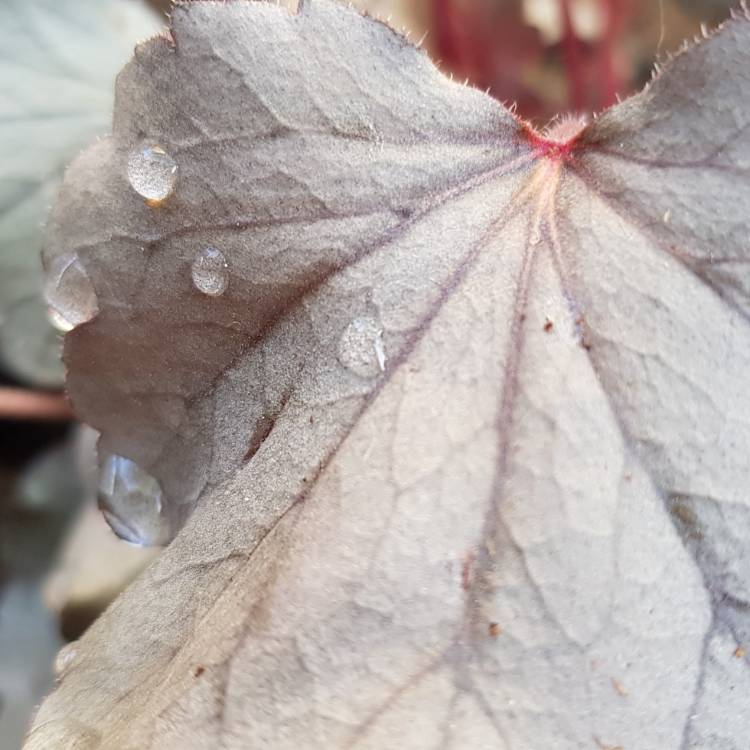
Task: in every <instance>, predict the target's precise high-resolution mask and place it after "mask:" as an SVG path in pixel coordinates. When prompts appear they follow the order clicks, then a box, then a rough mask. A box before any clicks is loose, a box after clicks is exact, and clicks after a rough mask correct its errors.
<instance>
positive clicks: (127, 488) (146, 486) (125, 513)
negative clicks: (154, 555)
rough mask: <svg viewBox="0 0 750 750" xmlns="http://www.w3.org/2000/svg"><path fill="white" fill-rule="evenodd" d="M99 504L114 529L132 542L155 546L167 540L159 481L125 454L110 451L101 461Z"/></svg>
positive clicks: (142, 545) (121, 537) (167, 526)
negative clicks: (113, 453)
mask: <svg viewBox="0 0 750 750" xmlns="http://www.w3.org/2000/svg"><path fill="white" fill-rule="evenodd" d="M98 499H99V508H100V509H101V511H102V513H103V514H104V518H105V519H106V520H107V523H108V524H109V525H110V527H111V528H112V531H114V532H115V534H117V536H119V537H120V539H123V540H124V541H126V542H129V543H130V544H134V545H137V546H139V547H153V546H158V545H161V544H165V543H166V542H167V541H168V533H169V524H168V521H167V519H166V517H165V515H164V503H163V496H162V489H161V486H160V485H159V482H158V481H157V480H156V479H155V478H154V477H152V476H151V475H150V474H148V473H147V472H145V471H144V470H143V469H141V467H140V466H138V464H136V463H135V462H134V461H131V460H130V459H129V458H125V457H124V456H117V455H109V456H107V458H106V459H105V460H104V462H103V464H102V471H101V475H100V480H99V494H98Z"/></svg>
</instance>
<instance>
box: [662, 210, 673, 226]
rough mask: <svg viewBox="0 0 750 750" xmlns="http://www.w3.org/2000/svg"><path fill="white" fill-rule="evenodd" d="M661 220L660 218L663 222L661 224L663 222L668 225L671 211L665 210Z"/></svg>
mask: <svg viewBox="0 0 750 750" xmlns="http://www.w3.org/2000/svg"><path fill="white" fill-rule="evenodd" d="M661 218H662V221H663V222H664V223H665V224H669V222H670V220H671V219H672V211H671V210H670V209H667V210H666V211H665V212H664V216H662V217H661Z"/></svg>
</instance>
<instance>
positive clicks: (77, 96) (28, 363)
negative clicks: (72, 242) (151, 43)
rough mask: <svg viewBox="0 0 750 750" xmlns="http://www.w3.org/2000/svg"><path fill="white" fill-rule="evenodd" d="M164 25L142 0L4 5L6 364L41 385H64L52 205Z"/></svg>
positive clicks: (0, 347) (1, 331)
mask: <svg viewBox="0 0 750 750" xmlns="http://www.w3.org/2000/svg"><path fill="white" fill-rule="evenodd" d="M158 28H159V23H158V18H157V17H156V16H155V15H154V14H153V13H152V12H151V11H150V10H149V9H148V8H147V7H146V6H145V5H144V4H142V3H141V2H136V0H66V2H64V3H63V2H58V0H3V2H2V4H0V366H2V368H3V369H5V370H6V371H8V372H9V373H10V374H12V375H14V376H15V377H17V378H19V379H22V380H24V381H28V382H29V383H32V384H34V385H37V386H43V387H52V386H57V385H60V384H61V383H62V367H61V365H60V361H59V348H60V346H59V336H58V334H57V333H56V331H55V330H54V329H53V328H52V327H51V325H50V324H49V322H48V320H47V316H46V314H45V310H44V305H43V302H42V301H41V297H40V293H41V264H40V260H39V251H40V248H41V234H42V227H43V224H44V221H45V218H46V215H47V211H48V209H49V206H50V204H51V203H52V201H53V200H54V197H55V193H56V191H57V187H58V184H59V182H60V179H61V177H62V173H63V170H64V169H65V166H66V164H67V163H68V162H69V161H70V160H71V159H72V158H73V157H74V156H75V155H76V154H77V153H78V151H79V150H80V149H81V148H82V147H83V146H84V145H85V144H86V143H88V142H90V141H91V139H92V138H93V137H95V136H97V135H103V134H106V133H107V132H108V131H109V129H110V119H111V115H110V113H111V111H112V99H113V82H114V78H115V75H116V74H117V71H118V70H119V69H120V67H121V66H122V64H123V63H124V62H125V61H126V60H127V59H128V58H129V57H130V55H131V54H132V51H133V46H134V44H135V43H136V42H138V41H139V40H142V39H144V38H146V37H148V36H150V35H152V34H154V33H156V32H157V31H158Z"/></svg>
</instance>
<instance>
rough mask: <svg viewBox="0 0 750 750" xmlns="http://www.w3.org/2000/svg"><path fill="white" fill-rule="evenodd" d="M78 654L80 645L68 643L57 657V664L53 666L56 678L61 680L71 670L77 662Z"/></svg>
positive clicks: (73, 642)
mask: <svg viewBox="0 0 750 750" xmlns="http://www.w3.org/2000/svg"><path fill="white" fill-rule="evenodd" d="M77 653H78V645H77V644H76V642H75V641H72V642H71V643H66V644H65V645H64V646H63V647H62V648H61V649H60V650H59V651H58V652H57V655H56V656H55V663H54V666H53V669H54V672H55V677H57V679H58V680H59V679H61V678H62V677H63V675H64V674H65V673H66V672H67V671H68V670H69V669H70V667H71V666H72V665H73V662H74V661H75V658H76V656H77Z"/></svg>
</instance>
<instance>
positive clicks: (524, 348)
mask: <svg viewBox="0 0 750 750" xmlns="http://www.w3.org/2000/svg"><path fill="white" fill-rule="evenodd" d="M172 23H173V28H172V38H173V40H174V43H173V44H170V43H169V42H168V40H166V39H157V40H154V41H152V42H149V43H148V44H146V45H143V46H141V47H140V48H139V49H138V50H137V52H136V56H135V59H134V61H133V62H131V63H130V65H129V66H128V67H127V68H126V69H125V71H124V72H123V73H122V74H121V76H120V78H119V81H118V92H117V104H116V111H115V130H114V135H113V137H112V138H110V139H106V140H103V141H101V142H99V143H98V144H96V145H95V146H93V147H91V148H90V149H89V150H88V151H87V152H86V153H85V154H83V155H82V156H81V157H80V158H79V159H78V160H77V161H76V162H75V164H74V165H73V166H72V167H71V169H70V170H69V172H68V175H67V178H66V186H65V189H64V190H63V194H62V197H61V199H60V202H59V203H58V206H57V209H56V211H55V216H54V218H53V221H52V227H51V232H50V239H49V242H48V246H47V262H48V263H49V262H51V261H52V260H54V258H55V257H57V256H58V255H60V254H61V253H63V252H70V250H71V249H72V248H74V249H75V251H76V252H77V254H78V257H79V259H80V262H81V264H82V266H83V267H84V268H85V270H86V272H87V274H88V276H89V278H90V280H91V282H92V284H93V288H94V289H95V290H96V295H97V301H98V308H99V314H98V315H97V316H96V317H95V318H94V319H93V320H91V321H90V322H88V323H85V324H83V325H80V326H79V327H77V328H76V329H74V330H73V332H72V333H71V334H69V335H68V337H67V340H66V359H67V364H68V368H69V380H68V386H69V389H70V393H71V396H72V398H73V401H74V403H75V405H76V407H77V409H78V410H79V413H80V414H81V415H82V416H83V418H84V419H86V420H87V421H90V422H91V423H92V424H93V425H94V426H96V427H97V428H98V429H100V430H101V431H102V435H103V438H102V440H103V447H104V448H105V449H106V450H108V451H112V452H114V453H117V454H122V455H125V456H128V457H129V458H132V459H134V460H135V461H137V462H138V463H139V464H140V465H141V466H142V467H144V468H146V469H147V470H148V471H149V472H151V473H152V474H153V475H154V476H155V477H157V478H158V480H159V481H160V483H161V486H162V488H163V491H164V496H165V506H164V507H165V510H164V519H163V520H164V522H165V523H166V525H167V527H168V529H169V531H170V533H174V532H176V531H177V530H178V529H179V528H180V527H181V526H182V525H183V523H184V524H185V525H184V528H182V531H181V533H179V535H178V536H177V538H176V539H175V541H174V542H173V543H172V544H171V545H170V547H169V548H168V549H167V550H166V552H165V553H164V554H163V555H162V556H160V558H159V559H158V560H157V561H156V562H155V563H154V565H153V566H152V567H151V568H150V569H149V570H148V571H147V572H146V573H145V574H144V575H143V576H141V578H140V579H139V580H138V581H137V582H136V583H135V584H134V585H133V586H132V587H131V588H130V589H129V590H128V591H127V592H126V594H125V595H124V596H123V597H121V598H120V599H119V600H118V601H117V602H115V604H114V605H113V607H112V608H111V609H110V610H109V611H108V613H106V614H105V615H104V616H103V618H101V619H100V620H99V621H98V622H97V623H95V625H94V626H93V627H92V629H91V630H90V631H89V633H88V634H87V635H86V636H85V637H84V638H83V640H82V641H81V643H80V644H79V648H78V649H77V656H76V659H75V661H74V662H73V663H72V664H71V665H70V667H69V668H68V670H67V671H66V673H65V675H64V677H63V679H62V684H61V686H60V687H59V688H58V690H57V691H56V692H55V693H53V695H52V696H50V697H49V698H48V699H47V701H46V702H45V704H44V705H43V706H42V708H41V710H40V713H39V715H38V717H37V720H36V724H35V728H34V730H33V732H32V734H31V736H30V739H29V741H28V744H27V747H29V748H33V749H34V750H36V748H47V747H50V746H55V747H62V748H73V747H75V748H99V747H106V748H116V749H121V750H131V749H134V748H139V749H140V748H148V747H152V748H159V749H160V750H163V749H168V748H217V747H221V748H245V747H274V748H293V747H328V748H348V747H356V748H368V747H371V748H382V747H395V746H399V747H407V748H436V749H437V748H465V747H492V748H507V749H508V750H519V749H520V748H534V749H536V748H564V749H566V750H567V748H579V747H580V748H587V747H590V748H594V749H595V748H597V747H598V748H608V747H609V748H613V747H622V748H626V749H627V750H630V748H638V750H673V749H674V750H678V749H679V750H686V749H687V748H712V749H713V748H721V750H725V749H726V750H735V749H736V750H739V749H740V748H742V747H744V743H745V742H746V737H747V733H748V730H749V729H750V726H749V725H748V719H747V714H746V711H745V709H744V697H743V696H746V695H747V691H748V689H749V688H750V670H748V661H747V658H746V657H745V656H744V651H743V647H742V644H743V643H747V642H748V641H750V592H748V584H747V581H748V580H750V577H748V573H750V569H749V566H750V555H749V553H748V545H747V539H748V536H750V523H749V521H750V513H749V511H748V503H749V501H750V498H749V497H748V487H749V486H750V470H749V469H748V462H747V456H748V455H749V454H750V400H749V398H748V394H747V388H746V385H745V382H746V374H747V372H748V367H749V365H750V325H749V324H748V323H749V321H748V313H749V309H750V308H749V307H748V305H749V300H748V290H749V289H750V281H749V280H748V271H747V269H748V264H747V262H748V253H749V252H750V243H748V234H749V230H748V220H747V216H748V213H749V211H750V189H748V179H747V178H748V169H749V168H750V163H749V162H750V140H749V139H748V135H747V129H748V127H749V126H750V107H749V106H748V101H750V100H749V99H748V97H747V92H748V75H747V73H746V72H745V71H747V70H750V64H749V63H750V60H749V59H748V57H749V55H748V49H750V46H749V45H748V42H750V24H749V22H748V20H747V19H746V18H745V17H744V16H741V17H738V18H736V19H734V20H733V21H731V22H729V23H728V24H727V25H726V26H725V27H724V28H723V29H722V31H721V32H720V33H718V34H717V35H715V36H713V37H712V38H711V39H709V40H707V41H705V42H703V43H702V44H700V45H699V46H697V47H694V48H693V49H691V50H689V51H687V52H685V53H683V54H681V55H679V56H678V57H677V58H676V59H675V60H673V61H672V62H670V63H669V65H668V66H667V69H666V70H665V72H664V73H663V74H662V75H661V76H660V77H659V78H657V79H656V80H655V81H654V83H653V84H652V85H651V86H650V87H649V88H648V89H647V90H646V91H644V92H643V93H642V94H640V95H639V96H637V97H634V98H633V99H631V100H629V101H627V102H625V103H624V104H622V105H620V106H618V107H616V108H614V109H612V110H610V111H608V112H607V113H605V114H604V115H603V116H602V117H601V118H600V119H598V120H597V121H596V122H595V123H594V124H593V125H590V126H588V127H586V128H585V129H583V130H582V131H581V132H579V131H580V127H574V125H571V124H570V123H567V124H564V125H561V126H559V127H558V128H556V129H555V130H554V131H553V132H551V133H549V134H547V135H546V136H540V135H538V134H535V133H533V132H532V131H530V130H529V129H528V128H526V127H525V126H524V125H523V124H521V123H519V122H517V121H516V120H515V119H514V118H513V117H512V116H511V115H510V114H509V113H508V112H507V111H506V110H505V109H504V108H502V107H501V105H499V104H498V103H496V102H494V101H493V100H491V99H489V98H488V97H486V96H484V95H482V94H480V93H479V92H477V91H475V90H472V89H470V88H466V87H463V86H460V85H457V84H455V83H452V82H450V81H448V80H447V79H445V78H444V77H442V76H441V75H440V74H439V73H438V72H437V71H436V69H435V68H434V67H433V65H432V64H431V63H430V62H429V60H428V59H427V57H426V56H425V55H423V54H422V53H421V52H419V51H418V50H416V49H415V48H413V47H411V46H410V45H409V44H407V43H406V42H405V41H404V40H403V39H402V38H401V37H400V36H398V35H397V34H395V33H393V32H392V31H391V30H390V29H389V28H387V27H386V26H384V25H383V24H380V23H377V22H375V21H373V20H371V19H367V18H364V17H362V16H360V15H359V14H358V13H357V12H356V11H354V10H351V9H348V8H345V7H343V6H341V5H339V4H337V3H333V2H328V1H327V0H316V1H315V2H312V3H306V4H304V5H303V7H302V9H301V10H300V12H299V14H297V15H295V14H290V13H288V12H287V11H285V10H283V9H280V8H278V7H276V6H273V5H270V4H263V3H244V2H243V3H232V4H218V3H202V2H198V3H190V4H187V5H181V6H177V8H176V9H175V12H174V14H173V19H172ZM144 143H150V144H158V145H159V146H160V147H161V148H162V149H163V150H164V151H165V152H166V153H167V154H168V155H169V156H170V158H172V159H174V161H175V162H176V164H177V165H178V166H179V173H178V174H179V176H178V179H177V183H176V187H175V190H174V193H173V194H172V195H171V196H170V197H169V198H167V199H166V200H165V201H164V202H163V203H162V204H161V205H159V206H153V205H151V206H150V205H147V204H146V203H144V202H143V200H142V199H141V198H140V197H139V196H138V195H137V194H136V193H135V192H134V191H133V190H132V189H131V188H130V186H129V185H128V178H127V164H128V161H129V158H130V155H131V154H132V152H133V149H139V148H142V147H143V144H144ZM208 248H213V249H218V250H220V251H221V253H222V254H223V256H224V258H225V259H226V262H227V268H226V273H227V275H228V285H227V287H226V290H225V291H224V292H223V294H218V295H213V294H212V295H209V294H203V293H201V292H200V291H199V290H198V288H196V286H195V285H194V283H193V281H192V273H191V268H192V266H193V263H194V261H195V258H196V254H201V253H202V252H204V251H206V250H207V249H208ZM191 511H192V514H191ZM186 519H187V521H186Z"/></svg>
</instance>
